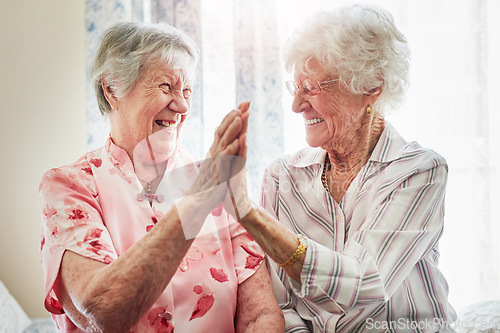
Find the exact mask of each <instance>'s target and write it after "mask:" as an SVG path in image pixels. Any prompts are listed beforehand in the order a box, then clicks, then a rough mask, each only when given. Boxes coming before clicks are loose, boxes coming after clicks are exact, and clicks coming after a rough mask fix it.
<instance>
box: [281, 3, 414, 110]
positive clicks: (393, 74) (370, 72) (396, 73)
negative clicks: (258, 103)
mask: <svg viewBox="0 0 500 333" xmlns="http://www.w3.org/2000/svg"><path fill="white" fill-rule="evenodd" d="M284 60H285V66H286V68H287V70H288V71H293V70H299V71H306V72H309V73H310V72H311V71H310V70H309V68H308V63H309V62H310V61H311V60H315V61H317V62H319V65H320V66H321V68H322V69H323V70H324V71H325V72H326V73H327V74H328V75H329V76H333V75H338V76H339V77H340V82H341V85H342V86H344V87H345V88H346V89H348V91H349V92H351V93H353V94H370V93H371V92H373V90H374V89H376V88H378V87H381V88H382V92H381V94H380V96H379V98H378V99H377V102H376V103H375V104H374V105H373V107H374V109H375V110H377V111H378V112H379V113H381V114H383V115H384V114H386V113H387V112H388V111H389V110H392V109H395V108H397V107H398V106H399V105H400V104H401V103H402V102H403V100H404V95H405V92H406V89H407V87H408V84H409V62H410V50H409V48H408V43H407V41H406V38H405V37H404V35H403V34H402V33H401V32H400V31H399V30H398V28H397V27H396V25H395V24H394V20H393V17H392V15H391V14H390V13H389V12H387V11H386V10H385V9H382V8H379V7H376V6H372V5H359V4H357V5H351V6H345V7H341V8H338V9H337V10H334V11H324V12H320V13H317V14H316V15H315V16H314V17H313V18H311V19H309V20H308V21H306V23H305V24H304V25H302V26H301V27H300V28H298V29H297V30H296V31H295V33H294V35H293V36H292V37H291V38H290V39H289V40H288V42H287V44H286V46H285V51H284Z"/></svg>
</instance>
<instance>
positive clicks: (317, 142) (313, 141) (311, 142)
mask: <svg viewBox="0 0 500 333" xmlns="http://www.w3.org/2000/svg"><path fill="white" fill-rule="evenodd" d="M306 143H307V144H308V146H309V147H312V148H316V147H320V146H321V145H322V144H323V143H324V140H321V139H320V138H317V137H316V138H315V137H310V136H307V135H306Z"/></svg>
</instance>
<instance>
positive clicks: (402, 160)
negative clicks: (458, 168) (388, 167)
mask: <svg viewBox="0 0 500 333" xmlns="http://www.w3.org/2000/svg"><path fill="white" fill-rule="evenodd" d="M394 163H395V165H397V166H406V167H407V168H414V169H418V170H428V169H435V168H443V169H444V170H446V171H447V170H448V163H447V162H446V159H445V158H444V157H443V156H441V155H440V154H438V153H437V152H435V151H434V150H432V149H429V148H425V147H422V146H420V145H419V144H418V143H417V142H409V143H408V144H407V145H406V146H405V148H404V150H403V151H402V153H401V156H400V157H399V158H397V159H396V160H395V161H394Z"/></svg>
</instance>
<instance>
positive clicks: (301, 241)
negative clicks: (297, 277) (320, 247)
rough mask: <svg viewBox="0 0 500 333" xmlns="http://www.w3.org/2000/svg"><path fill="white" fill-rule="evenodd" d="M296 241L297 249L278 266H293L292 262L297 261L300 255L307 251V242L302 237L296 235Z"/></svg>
mask: <svg viewBox="0 0 500 333" xmlns="http://www.w3.org/2000/svg"><path fill="white" fill-rule="evenodd" d="M297 240H298V241H299V246H297V249H296V250H295V252H294V253H293V254H292V255H291V256H290V257H289V258H288V259H287V260H285V261H284V262H282V263H281V264H279V265H280V266H281V267H286V266H288V265H291V264H293V263H294V262H296V261H297V259H299V258H300V256H301V255H302V253H304V252H306V250H307V241H306V239H305V238H304V236H302V235H298V236H297Z"/></svg>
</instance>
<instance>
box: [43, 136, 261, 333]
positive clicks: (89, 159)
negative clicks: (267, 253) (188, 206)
mask: <svg viewBox="0 0 500 333" xmlns="http://www.w3.org/2000/svg"><path fill="white" fill-rule="evenodd" d="M197 173H198V165H197V164H196V163H194V160H193V159H192V158H190V157H188V156H187V155H186V154H184V153H182V151H177V152H176V153H175V154H174V156H173V157H172V158H171V159H170V160H169V163H168V166H167V171H166V173H165V176H164V177H163V179H162V181H161V183H160V185H159V187H158V190H157V192H156V196H155V197H154V198H153V203H152V205H150V204H149V202H148V200H147V199H145V197H144V194H143V190H142V186H141V184H140V182H139V181H138V179H137V177H136V176H135V173H134V172H133V166H132V162H131V160H130V158H129V157H128V155H127V153H126V152H125V151H124V150H122V149H120V148H119V147H117V146H116V145H114V144H113V143H112V141H111V139H109V140H108V142H107V144H106V146H105V147H103V148H101V149H98V150H96V151H93V152H90V153H88V154H86V155H85V156H83V157H82V158H80V159H79V160H78V161H77V162H76V163H74V164H72V165H68V166H63V167H61V168H56V169H52V170H50V171H48V172H47V173H46V174H45V175H44V177H43V179H42V182H41V184H40V196H41V207H42V210H43V224H42V241H41V261H42V266H43V269H44V275H45V276H44V277H45V307H46V308H47V310H48V311H49V312H51V316H52V319H53V320H54V322H55V323H56V325H57V326H58V327H59V329H60V330H62V331H74V332H78V331H79V329H78V328H76V326H75V325H74V324H73V323H72V322H71V320H70V319H69V318H68V316H67V315H66V314H65V313H64V310H63V309H62V306H61V304H60V303H59V300H58V299H57V297H56V295H55V293H54V291H53V289H52V287H53V285H54V282H55V280H56V278H57V275H58V271H59V267H60V263H61V259H62V256H63V254H64V251H65V250H67V249H69V250H71V251H73V252H75V253H78V254H80V255H82V256H85V257H87V258H91V259H94V260H97V261H100V262H103V263H106V264H109V263H112V262H113V261H114V260H116V259H117V258H118V257H119V256H120V255H121V254H122V253H123V252H125V251H126V250H127V249H128V248H129V247H130V246H132V245H133V244H134V243H135V242H137V241H138V240H139V239H141V238H142V237H143V236H144V235H145V234H146V233H147V232H149V231H150V230H151V229H152V228H154V225H155V223H156V222H157V221H158V220H159V219H160V218H161V217H162V216H163V215H164V214H165V213H166V212H167V211H168V210H169V209H170V208H171V206H172V205H173V204H174V202H175V200H176V199H180V198H181V197H182V196H183V195H184V194H185V193H186V192H187V190H188V189H189V187H190V184H191V182H192V181H193V180H194V178H195V177H196V175H197ZM263 258H264V255H263V252H262V250H261V249H260V248H259V246H258V245H257V243H256V242H255V241H254V240H253V239H252V238H251V236H250V235H249V234H248V233H247V232H246V231H245V230H244V229H243V228H242V227H241V226H240V225H239V223H237V222H236V221H235V220H234V219H232V218H231V216H230V215H229V214H228V213H227V212H226V211H225V210H223V209H222V208H221V207H219V208H217V209H214V210H213V211H212V214H211V215H209V216H208V217H207V219H206V220H205V223H204V225H203V227H202V229H201V231H200V232H199V233H198V235H197V237H196V239H195V241H194V242H193V244H192V246H191V248H190V249H189V251H188V253H187V254H186V256H185V257H184V259H183V260H182V262H181V264H180V266H179V268H178V269H177V272H176V273H175V275H174V277H173V278H172V280H171V282H170V283H169V285H168V286H167V288H166V289H165V291H164V292H163V294H162V295H161V296H160V297H159V298H158V300H157V301H156V302H155V303H154V305H153V306H152V307H151V309H150V310H149V312H147V313H146V315H145V316H144V317H142V318H141V320H140V322H139V323H138V324H137V325H136V326H135V327H134V329H133V332H174V328H175V330H176V331H177V332H206V331H207V329H208V328H210V331H211V332H234V324H233V322H234V314H235V310H236V296H237V288H238V284H240V283H242V282H243V281H245V280H246V279H247V278H248V277H249V276H251V275H252V274H253V273H254V272H255V271H256V270H257V268H259V267H260V265H261V263H262V260H263Z"/></svg>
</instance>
